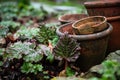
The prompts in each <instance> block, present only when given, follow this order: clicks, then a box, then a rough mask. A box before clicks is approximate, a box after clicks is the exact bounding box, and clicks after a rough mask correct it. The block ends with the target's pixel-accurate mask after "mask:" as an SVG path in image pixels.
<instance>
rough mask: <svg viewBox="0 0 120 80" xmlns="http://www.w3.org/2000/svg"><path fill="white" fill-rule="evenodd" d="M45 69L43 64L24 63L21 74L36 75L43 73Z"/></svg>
mask: <svg viewBox="0 0 120 80" xmlns="http://www.w3.org/2000/svg"><path fill="white" fill-rule="evenodd" d="M42 69H43V66H42V65H41V64H32V63H29V62H24V63H23V65H22V66H21V72H23V73H26V74H28V73H34V74H37V73H38V72H41V71H42Z"/></svg>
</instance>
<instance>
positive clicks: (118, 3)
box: [84, 0, 120, 17]
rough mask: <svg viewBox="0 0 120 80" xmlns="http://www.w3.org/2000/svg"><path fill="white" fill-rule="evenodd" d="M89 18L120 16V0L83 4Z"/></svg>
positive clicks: (99, 0) (103, 0)
mask: <svg viewBox="0 0 120 80" xmlns="http://www.w3.org/2000/svg"><path fill="white" fill-rule="evenodd" d="M84 5H85V7H86V8H87V12H88V14H89V15H90V16H106V17H112V16H118V15H120V0H98V1H90V2H85V3H84Z"/></svg>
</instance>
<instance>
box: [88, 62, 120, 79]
mask: <svg viewBox="0 0 120 80" xmlns="http://www.w3.org/2000/svg"><path fill="white" fill-rule="evenodd" d="M102 65H103V68H102V69H101V70H99V71H98V73H99V74H101V77H100V78H97V77H93V78H91V79H90V80H119V79H120V63H119V62H117V61H115V60H106V61H104V62H103V63H102Z"/></svg>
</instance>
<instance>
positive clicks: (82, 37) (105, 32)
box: [56, 23, 113, 41]
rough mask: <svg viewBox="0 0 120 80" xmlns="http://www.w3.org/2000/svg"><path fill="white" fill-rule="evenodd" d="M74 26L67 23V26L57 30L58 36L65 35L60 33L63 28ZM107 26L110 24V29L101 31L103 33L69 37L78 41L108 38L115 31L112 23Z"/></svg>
mask: <svg viewBox="0 0 120 80" xmlns="http://www.w3.org/2000/svg"><path fill="white" fill-rule="evenodd" d="M72 24H73V23H66V24H63V25H61V26H60V27H59V28H57V30H56V33H57V35H58V36H62V35H64V33H62V32H61V31H60V29H61V28H62V27H64V26H66V25H72ZM107 24H108V28H107V29H106V30H104V31H101V32H97V33H93V34H87V35H74V34H73V35H71V34H69V36H70V37H71V38H74V39H77V40H79V41H83V40H93V39H98V38H101V37H104V36H107V35H109V34H110V33H111V32H112V30H113V27H112V25H111V24H110V23H107Z"/></svg>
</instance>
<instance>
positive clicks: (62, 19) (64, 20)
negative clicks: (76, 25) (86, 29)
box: [58, 14, 88, 24]
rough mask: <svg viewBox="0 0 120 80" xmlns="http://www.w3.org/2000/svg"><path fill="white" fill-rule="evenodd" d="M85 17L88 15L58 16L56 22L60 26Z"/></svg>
mask: <svg viewBox="0 0 120 80" xmlns="http://www.w3.org/2000/svg"><path fill="white" fill-rule="evenodd" d="M85 17H88V15H87V14H65V15H62V16H60V17H59V18H58V20H59V21H60V22H61V24H65V23H69V22H74V21H77V20H79V19H82V18H85Z"/></svg>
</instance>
